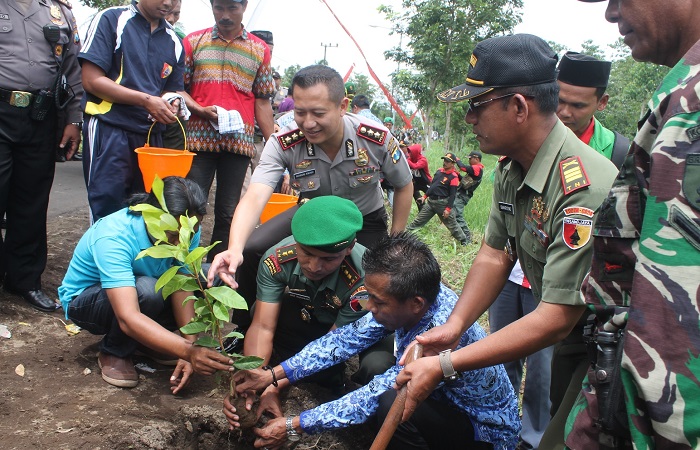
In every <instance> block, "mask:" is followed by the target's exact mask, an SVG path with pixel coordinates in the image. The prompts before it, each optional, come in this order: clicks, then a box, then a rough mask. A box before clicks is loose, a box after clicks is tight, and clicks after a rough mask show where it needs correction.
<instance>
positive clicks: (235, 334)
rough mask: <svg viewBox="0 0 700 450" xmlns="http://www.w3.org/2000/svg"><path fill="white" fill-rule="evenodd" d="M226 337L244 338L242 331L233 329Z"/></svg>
mask: <svg viewBox="0 0 700 450" xmlns="http://www.w3.org/2000/svg"><path fill="white" fill-rule="evenodd" d="M224 338H238V339H243V333H240V332H238V331H232V332H230V333H229V334H227V335H226V336H224Z"/></svg>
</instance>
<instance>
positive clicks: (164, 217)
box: [159, 213, 177, 231]
mask: <svg viewBox="0 0 700 450" xmlns="http://www.w3.org/2000/svg"><path fill="white" fill-rule="evenodd" d="M159 219H160V223H159V225H160V227H161V229H162V230H163V231H177V220H176V219H175V218H174V217H173V216H172V215H170V214H168V213H162V214H161V215H160V218H159Z"/></svg>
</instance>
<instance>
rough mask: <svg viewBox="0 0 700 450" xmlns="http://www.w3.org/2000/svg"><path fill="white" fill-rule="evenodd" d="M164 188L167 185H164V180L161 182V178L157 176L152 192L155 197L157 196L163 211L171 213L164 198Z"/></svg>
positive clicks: (152, 185)
mask: <svg viewBox="0 0 700 450" xmlns="http://www.w3.org/2000/svg"><path fill="white" fill-rule="evenodd" d="M164 186H165V184H164V183H163V180H161V179H160V177H159V176H158V175H156V177H155V179H154V180H153V184H151V192H153V195H155V196H156V198H157V199H158V203H160V206H161V208H163V211H165V212H169V211H168V205H166V204H165V197H163V187H164Z"/></svg>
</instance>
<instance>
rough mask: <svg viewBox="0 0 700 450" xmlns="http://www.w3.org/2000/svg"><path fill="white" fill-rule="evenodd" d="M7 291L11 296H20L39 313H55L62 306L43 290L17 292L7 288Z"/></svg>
mask: <svg viewBox="0 0 700 450" xmlns="http://www.w3.org/2000/svg"><path fill="white" fill-rule="evenodd" d="M5 290H6V291H7V292H9V293H10V294H14V295H19V296H20V297H22V298H23V299H24V300H25V301H26V302H27V303H29V304H30V305H32V307H33V308H35V309H38V310H39V311H43V312H54V311H56V310H57V309H58V308H59V307H60V305H58V304H57V303H56V302H55V301H53V300H51V299H50V298H49V297H48V296H47V295H46V294H44V291H42V290H41V289H37V290H35V291H15V290H13V289H8V287H7V286H5Z"/></svg>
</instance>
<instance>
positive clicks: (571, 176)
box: [559, 156, 591, 195]
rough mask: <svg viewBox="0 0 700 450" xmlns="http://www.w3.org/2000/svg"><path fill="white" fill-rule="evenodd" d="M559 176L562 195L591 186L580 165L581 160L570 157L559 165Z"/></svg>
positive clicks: (576, 157)
mask: <svg viewBox="0 0 700 450" xmlns="http://www.w3.org/2000/svg"><path fill="white" fill-rule="evenodd" d="M559 174H560V176H561V186H562V188H563V189H564V195H569V194H571V193H572V192H575V191H578V190H579V189H583V188H585V187H588V186H590V185H591V182H590V181H589V180H588V175H586V171H585V170H584V168H583V164H581V158H579V157H578V156H572V157H571V158H567V159H565V160H564V161H561V162H560V163H559Z"/></svg>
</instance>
